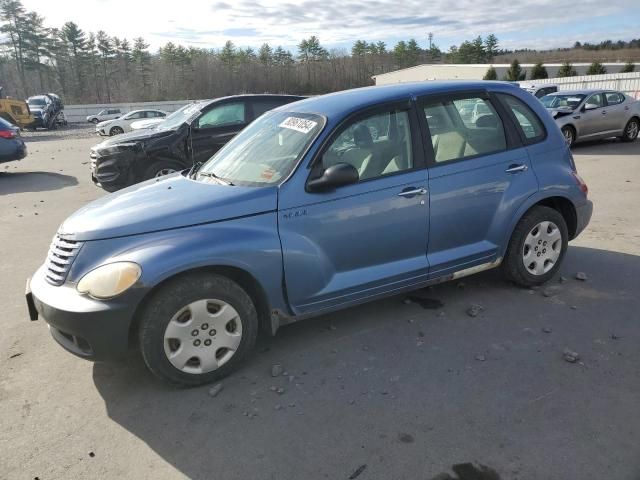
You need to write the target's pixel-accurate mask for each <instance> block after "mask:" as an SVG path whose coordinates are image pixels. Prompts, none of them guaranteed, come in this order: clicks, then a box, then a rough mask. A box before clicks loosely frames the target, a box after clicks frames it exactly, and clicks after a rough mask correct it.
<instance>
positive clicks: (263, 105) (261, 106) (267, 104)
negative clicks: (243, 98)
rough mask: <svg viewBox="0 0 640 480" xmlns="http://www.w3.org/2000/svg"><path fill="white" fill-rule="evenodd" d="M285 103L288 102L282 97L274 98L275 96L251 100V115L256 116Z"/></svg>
mask: <svg viewBox="0 0 640 480" xmlns="http://www.w3.org/2000/svg"><path fill="white" fill-rule="evenodd" d="M285 103H289V102H288V101H287V100H284V99H279V98H277V99H275V98H265V99H259V100H254V101H253V117H254V118H258V117H259V116H260V115H262V114H263V113H266V112H268V111H269V110H273V109H274V108H278V107H280V106H282V105H284V104H285Z"/></svg>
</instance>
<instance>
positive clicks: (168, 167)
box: [142, 160, 180, 180]
mask: <svg viewBox="0 0 640 480" xmlns="http://www.w3.org/2000/svg"><path fill="white" fill-rule="evenodd" d="M179 170H180V167H178V166H176V165H174V164H173V163H170V162H167V161H164V160H160V161H158V162H154V163H152V164H151V165H149V167H147V168H146V170H145V171H144V174H143V175H142V177H143V179H144V180H150V179H152V178H159V177H164V176H165V175H170V174H172V173H175V172H177V171H179Z"/></svg>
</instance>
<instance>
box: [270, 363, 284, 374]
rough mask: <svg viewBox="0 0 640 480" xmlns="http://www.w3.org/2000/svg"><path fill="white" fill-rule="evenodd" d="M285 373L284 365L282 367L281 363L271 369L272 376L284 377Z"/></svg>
mask: <svg viewBox="0 0 640 480" xmlns="http://www.w3.org/2000/svg"><path fill="white" fill-rule="evenodd" d="M283 371H284V369H283V368H282V365H280V364H279V363H276V364H274V365H273V366H272V367H271V376H272V377H279V376H280V375H282V372H283Z"/></svg>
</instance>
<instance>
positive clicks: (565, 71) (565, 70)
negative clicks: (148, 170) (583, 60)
mask: <svg viewBox="0 0 640 480" xmlns="http://www.w3.org/2000/svg"><path fill="white" fill-rule="evenodd" d="M557 75H558V77H559V78H564V77H575V76H577V75H578V72H576V69H575V68H573V65H571V63H570V62H564V63H563V64H562V66H561V67H560V69H559V70H558V74H557Z"/></svg>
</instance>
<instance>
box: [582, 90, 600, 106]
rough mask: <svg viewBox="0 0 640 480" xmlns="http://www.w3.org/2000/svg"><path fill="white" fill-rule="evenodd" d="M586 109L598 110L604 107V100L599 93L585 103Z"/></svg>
mask: <svg viewBox="0 0 640 480" xmlns="http://www.w3.org/2000/svg"><path fill="white" fill-rule="evenodd" d="M585 107H586V108H600V107H604V99H603V95H602V94H601V93H594V94H593V95H591V96H590V97H589V98H588V99H587V102H586V103H585Z"/></svg>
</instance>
